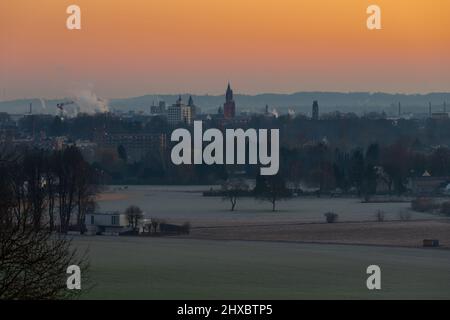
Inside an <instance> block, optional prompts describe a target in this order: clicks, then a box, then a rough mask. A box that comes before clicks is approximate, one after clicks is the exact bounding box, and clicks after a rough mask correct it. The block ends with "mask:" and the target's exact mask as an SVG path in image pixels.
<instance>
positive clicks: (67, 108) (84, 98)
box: [63, 89, 109, 116]
mask: <svg viewBox="0 0 450 320" xmlns="http://www.w3.org/2000/svg"><path fill="white" fill-rule="evenodd" d="M67 101H70V102H72V101H73V103H68V104H66V105H64V107H63V108H64V114H65V115H66V116H76V115H77V114H79V113H87V114H95V113H105V112H109V106H108V100H106V99H103V98H100V97H98V96H97V95H96V94H95V93H94V92H93V91H92V90H89V89H85V90H80V91H78V92H76V93H75V94H73V95H72V97H71V98H68V99H67Z"/></svg>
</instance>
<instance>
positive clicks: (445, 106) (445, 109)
mask: <svg viewBox="0 0 450 320" xmlns="http://www.w3.org/2000/svg"><path fill="white" fill-rule="evenodd" d="M444 113H447V103H446V102H445V101H444Z"/></svg>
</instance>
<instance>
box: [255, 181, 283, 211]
mask: <svg viewBox="0 0 450 320" xmlns="http://www.w3.org/2000/svg"><path fill="white" fill-rule="evenodd" d="M254 194H255V197H256V199H259V200H262V201H268V202H270V203H271V204H272V211H274V212H275V211H276V203H277V202H278V201H280V200H284V199H289V198H291V196H292V194H291V192H290V190H289V189H288V188H287V187H286V181H285V180H284V178H283V177H282V176H281V175H275V176H267V177H265V176H258V177H257V179H256V186H255V189H254Z"/></svg>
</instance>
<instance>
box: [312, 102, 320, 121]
mask: <svg viewBox="0 0 450 320" xmlns="http://www.w3.org/2000/svg"><path fill="white" fill-rule="evenodd" d="M312 119H313V120H319V102H318V101H317V100H315V101H314V102H313V106H312Z"/></svg>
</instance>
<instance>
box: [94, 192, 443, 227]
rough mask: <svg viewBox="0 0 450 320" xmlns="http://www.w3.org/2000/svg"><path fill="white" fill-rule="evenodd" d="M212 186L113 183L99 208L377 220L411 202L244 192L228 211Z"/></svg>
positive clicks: (215, 217) (220, 220)
mask: <svg viewBox="0 0 450 320" xmlns="http://www.w3.org/2000/svg"><path fill="white" fill-rule="evenodd" d="M209 188H210V187H209V186H130V187H128V188H127V189H124V188H123V187H117V186H116V187H114V186H111V187H109V190H108V191H106V192H105V193H104V194H103V195H102V196H101V199H100V201H99V204H100V209H101V210H106V211H108V210H112V211H117V210H118V211H123V210H125V208H126V207H127V206H129V205H132V204H133V205H138V206H140V207H141V208H142V210H144V212H145V213H146V215H147V216H149V217H157V218H161V219H166V220H168V221H173V222H185V221H189V222H191V224H192V225H193V226H194V227H195V226H211V225H232V224H267V223H276V222H280V223H285V222H323V221H324V216H323V214H324V213H325V212H328V211H333V212H336V213H337V214H339V220H340V221H366V220H374V219H375V213H376V212H377V211H378V210H382V211H384V212H385V213H386V219H387V220H398V219H399V215H400V213H402V212H408V211H409V207H410V204H409V203H381V204H380V203H369V204H366V203H361V201H360V199H357V198H329V197H322V198H316V197H308V198H303V197H300V198H293V199H291V200H289V201H280V202H279V203H278V205H277V207H278V211H277V212H275V213H273V212H272V211H271V205H270V203H267V202H261V201H256V200H254V199H249V198H243V199H239V201H238V203H237V211H235V212H230V211H229V203H228V202H227V201H223V200H222V198H217V197H203V196H202V191H204V190H208V189H209ZM411 218H412V219H430V218H431V219H436V218H438V217H436V216H430V215H429V214H421V213H416V212H411Z"/></svg>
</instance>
